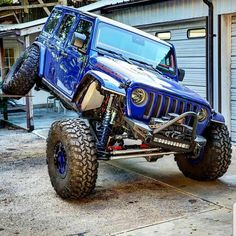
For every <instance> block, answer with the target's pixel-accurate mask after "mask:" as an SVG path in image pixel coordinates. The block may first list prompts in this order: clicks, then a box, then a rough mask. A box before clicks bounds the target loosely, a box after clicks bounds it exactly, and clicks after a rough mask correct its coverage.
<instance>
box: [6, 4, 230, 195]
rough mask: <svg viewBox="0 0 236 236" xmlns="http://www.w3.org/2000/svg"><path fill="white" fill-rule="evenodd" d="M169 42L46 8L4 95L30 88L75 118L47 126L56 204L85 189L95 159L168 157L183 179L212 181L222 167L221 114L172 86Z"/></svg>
mask: <svg viewBox="0 0 236 236" xmlns="http://www.w3.org/2000/svg"><path fill="white" fill-rule="evenodd" d="M183 78H184V71H183V70H182V69H178V67H177V60H176V55H175V48H174V47H173V45H171V44H169V43H167V42H164V41H161V40H159V39H157V38H156V37H154V36H152V35H149V34H147V33H144V32H142V31H140V30H137V29H135V28H133V27H130V26H127V25H124V24H121V23H119V22H115V21H112V20H110V19H107V18H104V17H102V16H97V15H94V14H90V13H85V12H81V11H79V10H77V9H73V8H69V7H61V6H58V7H55V8H54V10H53V11H52V13H51V15H50V17H49V18H48V20H47V22H46V24H45V26H44V28H43V30H42V32H41V34H40V36H39V37H38V38H37V39H36V41H35V42H34V43H33V45H32V46H31V47H30V48H29V49H27V50H26V52H24V54H23V55H22V56H21V58H20V59H19V60H18V61H17V62H16V64H15V65H14V66H13V68H12V70H11V71H10V72H9V74H8V76H7V78H6V80H5V82H4V86H3V90H4V91H5V92H6V93H18V94H21V95H23V94H25V93H27V92H28V91H29V90H30V89H31V88H32V86H33V84H35V83H36V86H37V88H38V89H45V90H47V91H49V92H51V93H52V94H54V96H57V97H58V98H59V99H60V100H61V102H62V103H63V104H64V106H65V107H67V108H68V109H73V110H75V111H77V112H78V114H79V118H78V119H75V120H62V121H57V122H55V123H53V124H52V126H51V129H50V132H49V135H48V139H47V162H48V170H49V175H50V179H51V183H52V185H53V187H54V188H55V190H56V192H57V193H58V194H59V195H60V196H61V197H63V198H80V197H84V196H86V195H88V194H89V193H91V192H92V191H93V189H94V187H95V182H96V178H97V168H98V160H115V159H125V158H137V157H144V158H146V160H147V161H149V162H152V161H156V160H157V159H158V158H161V157H163V156H164V155H169V154H174V156H175V160H176V162H177V164H178V166H179V168H180V170H181V171H182V172H183V174H184V175H185V176H187V177H190V178H193V179H196V180H214V179H217V178H219V177H221V176H222V175H223V174H224V173H225V172H226V171H227V169H228V166H229V165H230V159H231V143H230V138H229V132H228V130H227V127H226V125H225V122H224V117H223V116H222V115H221V114H219V113H217V112H215V111H214V110H213V109H212V108H211V106H210V105H209V103H208V102H207V101H206V100H204V99H203V98H201V97H200V96H199V95H198V94H196V93H195V92H193V91H191V90H190V89H188V88H186V87H184V86H183V85H181V84H180V83H179V81H182V80H183Z"/></svg>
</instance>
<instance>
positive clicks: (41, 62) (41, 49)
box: [33, 41, 46, 77]
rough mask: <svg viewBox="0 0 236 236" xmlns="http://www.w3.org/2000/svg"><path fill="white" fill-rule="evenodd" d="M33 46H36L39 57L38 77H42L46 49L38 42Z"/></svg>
mask: <svg viewBox="0 0 236 236" xmlns="http://www.w3.org/2000/svg"><path fill="white" fill-rule="evenodd" d="M33 45H36V46H38V48H39V52H40V56H39V71H38V75H39V77H43V74H44V65H45V56H46V47H45V46H44V45H43V44H42V43H40V42H37V41H36V42H34V43H33Z"/></svg>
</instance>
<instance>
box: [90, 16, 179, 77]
mask: <svg viewBox="0 0 236 236" xmlns="http://www.w3.org/2000/svg"><path fill="white" fill-rule="evenodd" d="M101 24H104V25H107V26H108V27H109V28H113V27H114V28H117V29H118V30H122V31H124V32H125V31H126V32H127V34H133V35H137V36H138V37H142V38H144V40H150V41H152V42H153V43H155V44H156V45H157V46H158V45H160V46H161V47H167V48H169V50H170V52H171V55H173V63H174V68H173V70H169V69H165V68H162V69H161V72H162V73H163V74H165V75H167V76H170V77H174V78H175V77H176V76H177V71H178V67H177V61H176V55H175V49H174V47H173V46H172V45H171V44H169V43H167V42H161V41H160V40H159V39H156V40H155V39H153V38H152V37H153V36H152V35H150V37H148V36H145V35H143V34H141V33H140V34H139V32H135V29H134V31H132V30H129V29H126V28H125V27H120V26H116V25H114V24H110V23H107V22H104V21H100V20H98V21H97V22H96V24H95V27H96V28H95V31H96V32H94V38H93V39H94V40H93V45H92V49H94V50H96V51H98V52H101V50H100V49H99V47H101V45H99V44H98V38H99V35H98V34H99V28H100V25H101ZM104 48H106V47H104ZM107 49H109V50H112V49H114V52H116V53H119V54H122V55H123V56H124V57H125V58H127V59H129V58H132V54H131V53H129V52H128V53H126V51H125V50H123V51H121V50H119V48H115V47H109V48H107ZM107 54H108V55H109V53H107ZM110 55H111V54H110ZM134 58H137V57H134ZM142 58H144V57H142ZM137 59H139V60H140V58H137ZM142 61H143V62H144V63H149V64H150V60H148V59H147V60H142ZM134 64H138V62H137V63H136V62H135V63H134ZM139 65H141V64H139ZM141 66H142V67H145V66H144V65H141ZM146 68H147V67H146ZM149 69H150V68H149ZM157 69H158V70H160V68H159V66H157Z"/></svg>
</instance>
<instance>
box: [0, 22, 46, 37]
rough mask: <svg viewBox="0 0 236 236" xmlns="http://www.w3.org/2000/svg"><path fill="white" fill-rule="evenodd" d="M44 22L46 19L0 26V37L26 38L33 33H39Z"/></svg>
mask: <svg viewBox="0 0 236 236" xmlns="http://www.w3.org/2000/svg"><path fill="white" fill-rule="evenodd" d="M46 20H47V17H46V18H42V19H39V20H35V21H30V22H27V23H21V24H12V25H5V24H2V25H0V37H7V36H26V35H30V34H34V33H39V32H41V31H42V29H43V26H44V24H45V22H46Z"/></svg>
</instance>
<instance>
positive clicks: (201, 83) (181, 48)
mask: <svg viewBox="0 0 236 236" xmlns="http://www.w3.org/2000/svg"><path fill="white" fill-rule="evenodd" d="M205 26H206V21H205V20H203V19H201V20H198V21H189V22H182V23H178V24H171V23H170V24H164V25H156V26H149V27H145V26H143V27H142V26H141V27H139V28H140V29H141V30H144V31H146V32H148V33H150V34H153V35H155V34H156V33H157V32H165V31H169V32H170V33H171V39H170V40H169V41H168V42H170V43H172V44H173V45H174V46H175V48H176V54H177V62H178V67H180V68H183V69H184V70H185V72H186V73H185V78H184V81H183V82H182V83H183V84H184V85H186V86H187V87H189V88H190V89H192V90H194V91H196V92H197V93H199V94H200V95H201V96H202V97H204V98H206V39H205V38H193V39H190V38H188V36H187V32H188V30H189V29H198V28H205Z"/></svg>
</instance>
